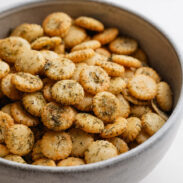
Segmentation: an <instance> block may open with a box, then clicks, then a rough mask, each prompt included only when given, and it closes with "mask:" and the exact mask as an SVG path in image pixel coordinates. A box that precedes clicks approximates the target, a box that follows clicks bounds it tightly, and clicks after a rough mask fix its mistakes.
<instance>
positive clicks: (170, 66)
mask: <svg viewBox="0 0 183 183" xmlns="http://www.w3.org/2000/svg"><path fill="white" fill-rule="evenodd" d="M56 11H64V12H66V13H68V14H70V15H71V16H73V17H77V16H79V15H86V16H92V17H95V18H97V19H99V20H101V21H102V22H103V23H104V24H105V25H106V26H110V27H117V28H119V30H120V32H121V33H122V34H126V35H129V36H131V37H133V38H135V39H136V40H137V41H138V42H139V43H140V46H141V47H142V48H143V49H144V50H145V52H146V53H147V55H148V57H149V62H150V65H151V66H152V67H154V68H155V69H156V70H157V71H158V72H159V73H160V75H161V76H162V78H163V79H164V80H166V81H168V82H169V84H170V85H171V88H172V90H173V93H174V106H173V111H172V113H171V115H170V117H169V119H168V121H167V122H166V124H165V125H164V126H163V127H162V128H161V129H160V130H159V131H158V132H157V133H156V134H155V135H153V136H152V137H151V138H150V139H149V140H147V141H146V142H145V143H143V144H141V145H139V146H138V147H136V148H134V149H132V150H130V151H129V152H127V153H124V154H122V155H119V156H117V157H115V158H112V159H109V160H105V161H102V162H98V163H94V164H88V165H83V166H77V167H58V168H57V167H55V168H54V167H41V166H31V165H26V164H18V163H15V162H10V161H7V160H4V159H1V158H0V180H1V181H0V182H2V183H12V182H14V183H25V182H26V183H32V182H34V183H41V182H44V183H50V182H54V183H60V182H64V183H81V182H82V183H86V182H87V183H103V182H105V183H111V182H113V183H119V182H125V183H137V182H139V181H140V180H141V179H142V178H144V177H145V176H146V175H147V174H148V173H149V172H151V170H152V169H153V168H154V167H155V166H156V165H157V164H158V162H159V161H160V160H161V159H162V157H163V156H164V155H165V153H166V152H167V151H168V148H169V147H170V145H171V143H172V141H173V139H174V138H175V136H176V132H177V130H178V127H179V124H180V118H181V104H182V101H183V92H182V70H183V66H182V63H181V60H180V55H179V53H178V51H177V48H176V46H175V43H173V42H172V40H171V39H170V37H169V36H167V35H165V33H164V31H163V30H160V29H159V28H157V26H155V25H154V24H153V23H151V21H150V20H147V19H146V18H144V17H142V16H139V15H137V14H135V13H133V12H130V11H128V10H126V9H124V8H122V7H120V6H119V5H114V4H112V3H111V4H110V3H105V2H101V1H88V0H77V1H76V0H67V1H66V0H57V1H56V0H50V1H49V0H46V1H33V2H31V3H26V4H21V5H20V4H19V5H17V6H14V7H12V8H11V9H8V10H5V11H1V13H0V27H1V29H0V38H3V37H5V36H7V35H8V32H9V31H10V30H11V29H12V28H14V27H16V26H17V25H19V24H21V23H24V22H28V23H39V24H40V23H41V22H42V20H43V19H44V17H45V16H46V15H48V14H49V13H51V12H56Z"/></svg>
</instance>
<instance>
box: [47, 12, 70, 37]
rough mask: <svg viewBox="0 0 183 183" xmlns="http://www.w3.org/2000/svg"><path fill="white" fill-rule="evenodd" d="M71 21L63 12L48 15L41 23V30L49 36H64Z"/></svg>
mask: <svg viewBox="0 0 183 183" xmlns="http://www.w3.org/2000/svg"><path fill="white" fill-rule="evenodd" d="M71 21H72V19H71V18H70V16H69V15H67V14H66V13H63V12H55V13H51V14H49V15H48V16H47V17H46V18H45V19H44V21H43V29H44V31H45V33H46V34H47V35H49V36H61V37H63V36H65V35H66V33H67V32H68V31H69V28H70V26H71Z"/></svg>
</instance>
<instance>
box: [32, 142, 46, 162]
mask: <svg viewBox="0 0 183 183" xmlns="http://www.w3.org/2000/svg"><path fill="white" fill-rule="evenodd" d="M41 158H44V155H43V153H42V149H41V140H38V141H37V142H36V143H35V144H34V147H33V149H32V160H34V161H35V160H38V159H41Z"/></svg>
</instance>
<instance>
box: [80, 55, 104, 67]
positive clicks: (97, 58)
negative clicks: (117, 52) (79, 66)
mask: <svg viewBox="0 0 183 183" xmlns="http://www.w3.org/2000/svg"><path fill="white" fill-rule="evenodd" d="M97 61H107V57H105V56H103V55H100V54H98V53H96V52H95V53H94V55H93V56H92V57H91V58H89V59H86V60H85V61H84V63H86V64H87V65H89V66H94V65H95V64H96V62H97Z"/></svg>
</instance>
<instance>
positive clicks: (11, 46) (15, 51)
mask: <svg viewBox="0 0 183 183" xmlns="http://www.w3.org/2000/svg"><path fill="white" fill-rule="evenodd" d="M27 49H28V50H30V44H29V42H28V41H27V40H25V39H22V38H20V37H14V36H12V37H8V38H5V39H2V40H1V44H0V58H2V59H3V60H5V61H7V62H9V63H15V61H16V59H17V56H18V55H19V54H20V53H21V52H22V51H23V50H27Z"/></svg>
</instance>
